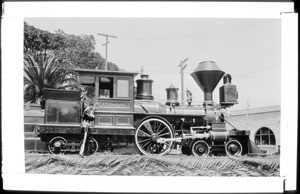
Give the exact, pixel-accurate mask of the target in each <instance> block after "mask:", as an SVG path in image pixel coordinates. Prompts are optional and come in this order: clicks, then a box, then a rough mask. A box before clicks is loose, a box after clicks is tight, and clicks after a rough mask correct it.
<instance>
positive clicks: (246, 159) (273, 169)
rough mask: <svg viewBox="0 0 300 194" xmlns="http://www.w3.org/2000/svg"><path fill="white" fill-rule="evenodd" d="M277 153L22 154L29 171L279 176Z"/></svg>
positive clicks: (38, 172) (40, 172)
mask: <svg viewBox="0 0 300 194" xmlns="http://www.w3.org/2000/svg"><path fill="white" fill-rule="evenodd" d="M279 162H280V160H279V155H272V156H242V157H222V156H221V157H216V156H209V157H205V158H200V157H194V156H185V155H182V154H180V155H165V156H157V155H149V156H141V155H138V154H133V155H120V154H112V153H109V152H108V153H96V154H94V155H92V156H86V157H84V158H81V157H80V156H79V155H62V154H61V155H51V154H38V153H27V154H25V171H26V173H31V174H72V175H75V174H76V175H125V176H128V175H136V176H208V177H220V176H234V177H236V176H242V177H272V176H279V170H280V164H279Z"/></svg>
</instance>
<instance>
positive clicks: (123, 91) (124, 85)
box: [117, 79, 129, 98]
mask: <svg viewBox="0 0 300 194" xmlns="http://www.w3.org/2000/svg"><path fill="white" fill-rule="evenodd" d="M117 98H129V80H127V79H118V80H117Z"/></svg>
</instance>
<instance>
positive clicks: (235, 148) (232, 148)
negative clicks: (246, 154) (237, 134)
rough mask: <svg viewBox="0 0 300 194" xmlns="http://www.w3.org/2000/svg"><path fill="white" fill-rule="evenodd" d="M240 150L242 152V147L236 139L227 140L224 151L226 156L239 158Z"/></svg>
mask: <svg viewBox="0 0 300 194" xmlns="http://www.w3.org/2000/svg"><path fill="white" fill-rule="evenodd" d="M242 150H243V147H242V145H241V143H240V142H239V141H238V140H236V139H232V140H229V141H228V142H227V143H226V146H225V151H226V154H227V155H228V156H230V157H231V156H241V154H242Z"/></svg>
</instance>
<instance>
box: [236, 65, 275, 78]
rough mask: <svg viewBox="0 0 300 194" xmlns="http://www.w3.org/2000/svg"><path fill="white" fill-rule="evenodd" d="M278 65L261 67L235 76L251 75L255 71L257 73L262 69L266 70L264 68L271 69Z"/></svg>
mask: <svg viewBox="0 0 300 194" xmlns="http://www.w3.org/2000/svg"><path fill="white" fill-rule="evenodd" d="M276 66H278V65H272V66H268V67H263V68H261V69H257V70H255V71H250V72H248V73H243V74H238V75H234V76H235V77H239V76H245V75H250V74H253V73H257V72H260V71H264V70H266V69H271V68H273V67H276Z"/></svg>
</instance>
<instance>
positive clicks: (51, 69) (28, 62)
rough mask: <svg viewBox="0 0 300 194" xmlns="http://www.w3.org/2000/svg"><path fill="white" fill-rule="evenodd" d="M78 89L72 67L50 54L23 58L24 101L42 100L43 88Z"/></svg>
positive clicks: (29, 55)
mask: <svg viewBox="0 0 300 194" xmlns="http://www.w3.org/2000/svg"><path fill="white" fill-rule="evenodd" d="M76 87H78V84H77V81H76V77H75V74H74V71H73V68H72V65H71V64H70V63H69V62H68V61H65V60H61V59H58V58H56V57H54V56H53V55H51V54H48V55H47V54H45V53H44V54H36V55H32V54H26V55H25V56H24V101H25V102H29V101H30V102H37V101H39V100H43V98H44V92H43V89H45V88H57V89H73V88H76Z"/></svg>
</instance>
